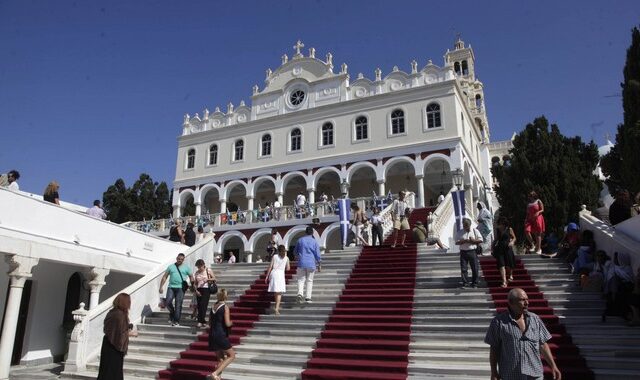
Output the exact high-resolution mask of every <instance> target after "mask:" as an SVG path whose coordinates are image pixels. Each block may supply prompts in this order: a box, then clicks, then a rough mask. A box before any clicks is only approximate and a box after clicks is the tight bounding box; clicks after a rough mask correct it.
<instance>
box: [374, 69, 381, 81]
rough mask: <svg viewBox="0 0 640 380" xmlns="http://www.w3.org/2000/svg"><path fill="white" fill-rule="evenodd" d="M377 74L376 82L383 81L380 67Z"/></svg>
mask: <svg viewBox="0 0 640 380" xmlns="http://www.w3.org/2000/svg"><path fill="white" fill-rule="evenodd" d="M375 74H376V82H378V81H381V80H382V70H380V68H379V67H378V68H377V69H376V71H375Z"/></svg>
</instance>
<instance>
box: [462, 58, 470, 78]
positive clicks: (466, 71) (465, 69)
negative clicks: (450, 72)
mask: <svg viewBox="0 0 640 380" xmlns="http://www.w3.org/2000/svg"><path fill="white" fill-rule="evenodd" d="M468 74H469V65H468V64H467V61H462V75H468Z"/></svg>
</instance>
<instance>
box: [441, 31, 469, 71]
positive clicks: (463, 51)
mask: <svg viewBox="0 0 640 380" xmlns="http://www.w3.org/2000/svg"><path fill="white" fill-rule="evenodd" d="M444 62H445V66H447V67H452V68H453V71H454V73H455V74H456V76H457V77H458V78H464V79H466V80H468V81H470V82H473V81H475V79H476V77H475V70H474V66H475V56H474V55H473V49H471V45H469V47H465V45H464V41H462V38H460V35H458V37H457V39H456V43H455V44H454V46H453V51H452V50H448V49H447V53H446V54H445V55H444Z"/></svg>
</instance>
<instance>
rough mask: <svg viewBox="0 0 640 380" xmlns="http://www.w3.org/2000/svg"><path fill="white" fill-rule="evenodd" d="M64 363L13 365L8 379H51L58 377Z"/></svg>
mask: <svg viewBox="0 0 640 380" xmlns="http://www.w3.org/2000/svg"><path fill="white" fill-rule="evenodd" d="M63 368H64V365H62V364H60V363H50V364H43V365H39V366H33V367H26V366H13V367H11V372H9V380H52V379H59V378H60V376H59V375H60V372H62V369H63Z"/></svg>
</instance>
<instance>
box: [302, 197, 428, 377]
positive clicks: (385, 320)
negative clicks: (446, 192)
mask: <svg viewBox="0 0 640 380" xmlns="http://www.w3.org/2000/svg"><path fill="white" fill-rule="evenodd" d="M426 211H427V210H426V209H420V210H414V212H413V213H412V214H411V218H410V223H411V225H412V226H413V222H414V221H415V220H422V221H424V220H425V216H426ZM410 235H411V234H410V231H409V233H408V239H407V243H408V244H407V245H408V247H407V248H400V247H397V248H395V249H391V248H390V247H389V245H390V240H391V239H392V237H391V236H390V237H389V238H387V240H386V242H385V244H386V246H385V247H383V248H378V247H364V248H363V250H362V253H361V254H360V257H359V258H358V260H357V261H356V264H355V265H354V268H353V271H352V273H351V275H350V277H349V279H348V280H347V282H346V283H345V287H344V290H343V291H342V294H341V296H340V298H339V300H338V302H337V303H336V305H335V307H334V309H333V312H332V314H331V315H330V317H329V320H328V321H327V323H326V324H325V327H324V331H323V332H322V334H321V336H320V339H319V340H318V342H317V345H316V349H315V350H313V352H312V354H311V358H310V359H309V361H307V365H306V369H305V370H304V371H303V372H302V379H304V380H320V379H343V380H349V379H384V380H395V379H403V380H404V379H406V378H407V365H408V356H409V340H410V336H411V316H412V313H413V291H414V287H415V279H416V259H417V250H416V246H415V244H414V243H413V242H412V239H411V236H410ZM398 244H399V243H398Z"/></svg>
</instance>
